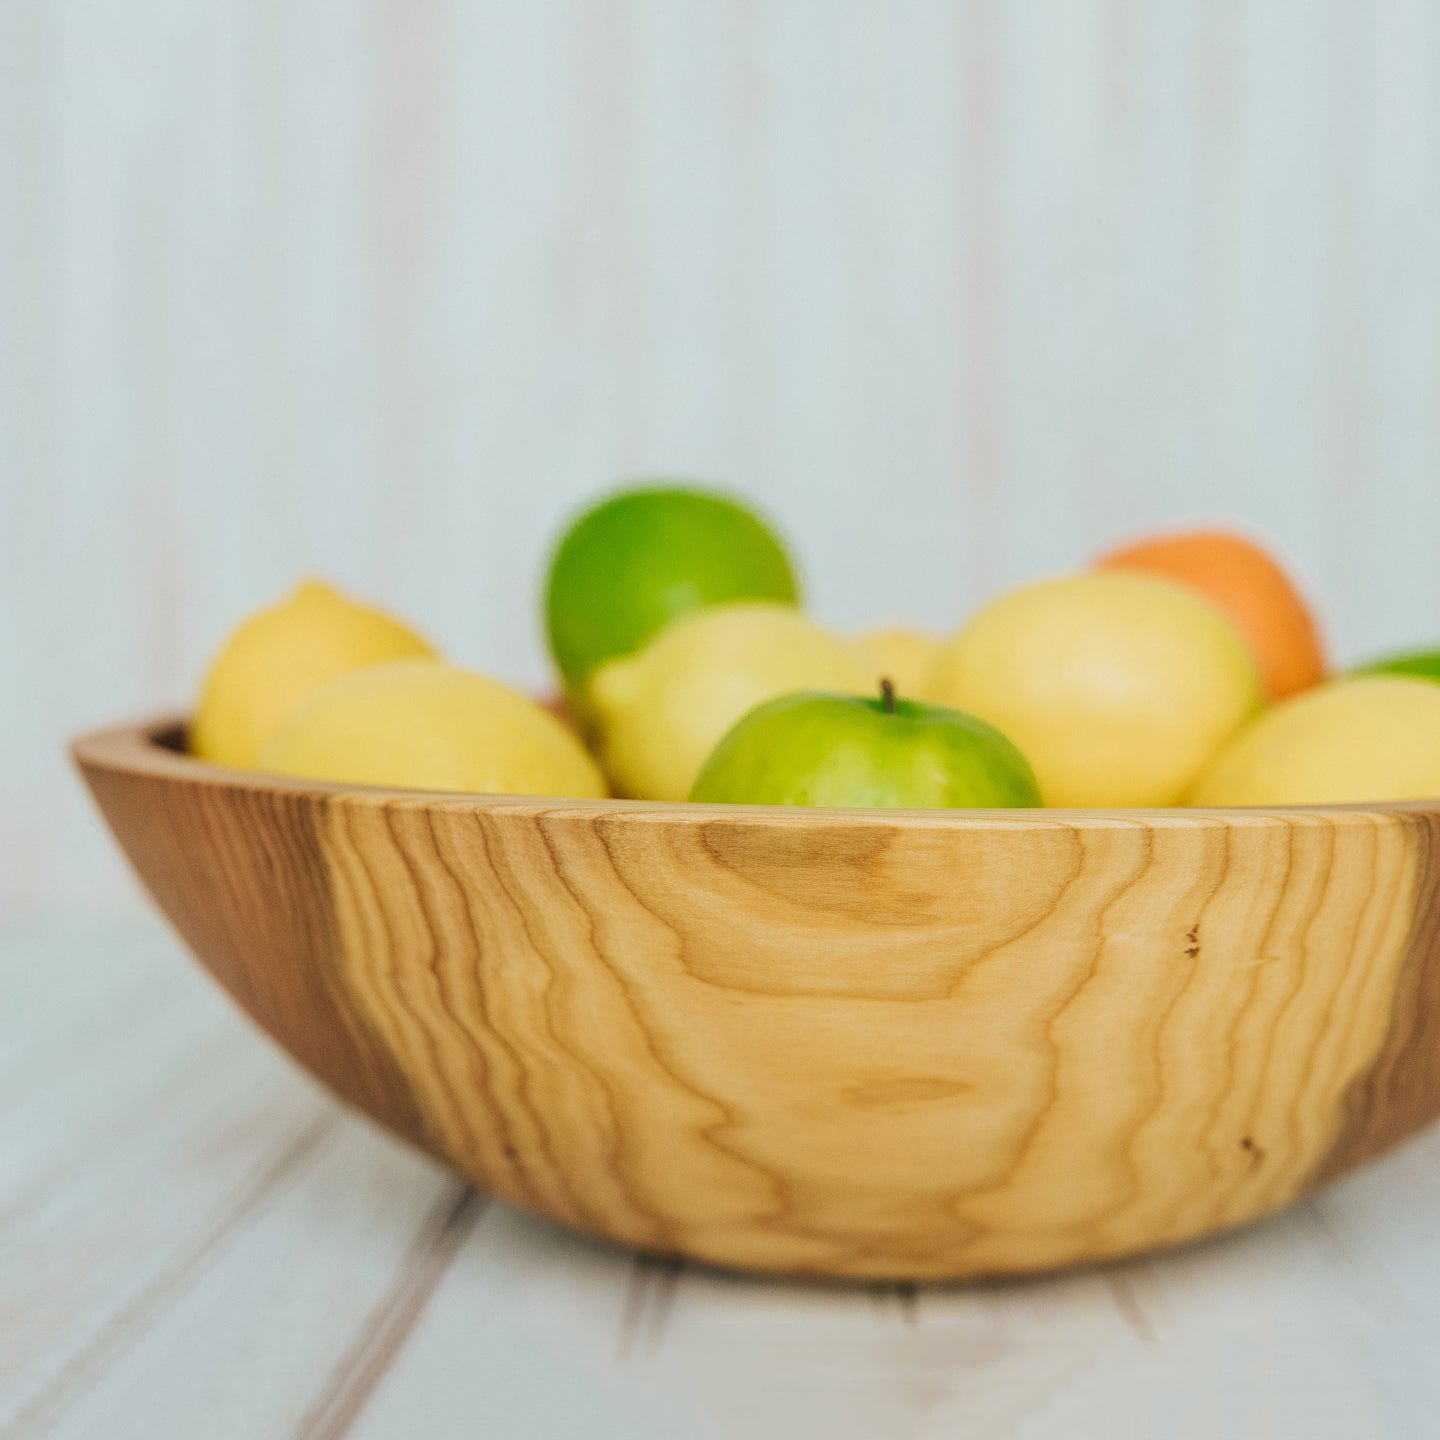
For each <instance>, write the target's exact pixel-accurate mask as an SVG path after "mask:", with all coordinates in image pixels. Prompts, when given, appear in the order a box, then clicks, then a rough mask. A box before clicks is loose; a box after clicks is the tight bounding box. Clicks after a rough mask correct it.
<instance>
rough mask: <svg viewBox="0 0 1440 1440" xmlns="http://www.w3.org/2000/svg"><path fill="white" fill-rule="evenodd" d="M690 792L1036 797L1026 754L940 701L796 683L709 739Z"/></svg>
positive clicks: (982, 802)
mask: <svg viewBox="0 0 1440 1440" xmlns="http://www.w3.org/2000/svg"><path fill="white" fill-rule="evenodd" d="M690 798H691V800H697V801H710V802H719V803H722V804H732V805H878V806H889V807H894V808H896V809H901V810H930V809H951V808H967V807H973V806H980V807H986V808H1002V809H1003V808H1009V807H1012V806H1014V807H1022V806H1023V807H1028V806H1034V805H1039V804H1040V803H1041V802H1040V790H1039V787H1038V786H1037V785H1036V783H1035V775H1034V772H1033V771H1032V770H1031V769H1030V766H1029V763H1028V762H1027V761H1026V759H1025V757H1024V756H1023V755H1022V754H1021V753H1020V752H1019V751H1018V750H1017V749H1016V748H1015V747H1014V745H1012V744H1011V743H1010V741H1009V740H1007V739H1006V738H1005V737H1004V736H1003V735H1002V734H1001V733H1000V732H999V731H998V730H996V729H995V728H994V727H993V726H990V725H987V724H986V723H985V722H984V721H983V720H977V719H976V718H975V716H973V715H966V714H964V713H963V712H962V711H959V710H951V709H949V708H948V707H946V706H944V705H929V704H925V703H923V702H921V701H918V700H897V699H895V697H894V695H893V693H892V692H891V691H890V688H889V684H888V682H885V689H884V693H883V695H882V697H881V698H879V699H867V698H866V697H864V696H860V695H838V694H831V693H829V692H827V691H823V690H800V691H796V692H794V693H792V694H790V695H782V696H780V697H779V698H778V699H776V700H770V701H767V702H766V703H765V704H763V705H759V706H757V707H756V708H755V709H754V710H752V711H751V712H750V713H749V714H748V715H747V716H745V718H744V719H743V720H741V721H740V722H739V723H738V724H737V725H736V726H735V727H734V729H732V730H731V731H730V732H729V734H727V735H726V736H725V738H724V739H723V740H721V741H720V743H719V744H718V745H717V746H716V747H715V749H714V751H713V752H712V753H711V755H710V758H709V759H708V760H707V761H706V762H705V766H704V768H703V769H702V770H701V771H700V774H699V777H698V778H697V779H696V781H695V786H694V789H693V790H691V792H690Z"/></svg>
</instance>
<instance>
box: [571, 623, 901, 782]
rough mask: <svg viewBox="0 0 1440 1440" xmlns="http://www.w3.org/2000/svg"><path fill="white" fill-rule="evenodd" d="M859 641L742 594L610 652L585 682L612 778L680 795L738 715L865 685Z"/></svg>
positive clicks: (871, 674) (868, 670)
mask: <svg viewBox="0 0 1440 1440" xmlns="http://www.w3.org/2000/svg"><path fill="white" fill-rule="evenodd" d="M876 678H877V677H876V674H875V669H874V666H873V664H872V663H871V662H870V661H869V659H868V658H867V657H866V655H865V654H864V652H863V651H862V650H860V649H859V647H858V646H856V645H853V644H851V643H850V642H849V641H847V640H842V639H841V638H840V637H839V636H836V635H832V634H830V633H829V632H828V631H825V630H822V629H821V628H820V627H819V626H818V625H816V624H815V622H814V621H813V620H811V619H810V618H809V617H808V616H806V615H803V614H802V613H801V612H800V611H799V610H796V609H795V608H794V607H793V606H788V605H769V604H762V603H758V602H748V603H742V604H733V605H716V606H711V607H709V608H707V609H704V610H697V611H695V612H694V613H693V614H691V615H686V616H684V617H682V618H681V619H679V620H676V621H674V622H673V623H672V624H670V625H668V626H666V628H665V629H664V630H662V631H661V632H660V634H659V635H657V636H656V637H655V639H654V640H652V641H651V642H650V644H649V645H647V646H646V647H645V648H644V649H643V650H642V651H640V653H639V654H638V655H632V656H628V657H626V658H624V659H619V660H611V661H610V662H609V663H608V664H605V665H602V666H601V667H600V669H598V670H597V671H596V672H595V675H594V677H593V679H592V681H591V685H590V696H591V700H592V702H593V705H594V712H595V717H596V726H597V731H598V735H599V744H600V753H601V758H602V759H603V761H604V763H605V768H606V770H607V772H608V773H609V775H610V779H611V780H612V782H613V783H614V784H615V786H616V788H617V789H619V790H620V791H621V792H623V793H624V794H626V795H630V796H633V797H635V798H636V799H641V800H684V799H685V798H686V797H687V796H688V795H689V794H690V787H691V786H692V785H693V784H694V783H695V776H696V775H697V774H698V773H699V771H700V767H701V765H703V764H704V762H705V759H706V757H707V756H708V755H709V754H710V752H711V750H713V749H714V748H715V745H716V743H717V742H718V741H719V739H720V737H721V736H722V735H724V734H725V732H726V731H727V730H729V729H730V727H731V726H732V725H733V724H734V723H735V722H736V721H737V720H738V719H739V718H740V717H741V716H742V715H744V714H746V713H747V712H748V711H750V710H753V709H754V708H755V706H757V705H759V704H760V703H762V702H763V701H765V700H771V699H774V697H775V696H777V695H783V694H785V693H786V692H787V691H789V690H799V689H825V690H842V691H868V690H870V689H872V688H873V687H874V685H875V683H876Z"/></svg>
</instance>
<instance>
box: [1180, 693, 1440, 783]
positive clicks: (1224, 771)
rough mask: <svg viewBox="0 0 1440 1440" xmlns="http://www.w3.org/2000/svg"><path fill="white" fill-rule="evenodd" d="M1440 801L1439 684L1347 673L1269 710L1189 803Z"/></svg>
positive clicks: (1219, 759) (1208, 772) (1223, 754)
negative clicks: (1348, 674)
mask: <svg viewBox="0 0 1440 1440" xmlns="http://www.w3.org/2000/svg"><path fill="white" fill-rule="evenodd" d="M1436 798H1440V685H1436V684H1435V683H1434V681H1432V680H1424V679H1417V678H1416V677H1414V676H1402V675H1361V676H1346V677H1342V678H1341V679H1338V680H1331V681H1330V682H1328V683H1327V684H1325V685H1320V686H1317V687H1316V688H1314V689H1313V690H1307V691H1306V692H1305V693H1304V694H1303V695H1296V696H1294V697H1293V698H1291V699H1289V700H1286V701H1284V702H1283V703H1281V704H1279V705H1276V706H1274V707H1273V708H1272V709H1270V710H1267V711H1266V712H1265V713H1264V714H1263V715H1261V716H1260V717H1259V718H1258V719H1256V720H1254V721H1252V722H1251V723H1250V724H1249V725H1247V726H1246V727H1245V728H1244V729H1243V730H1241V731H1240V733H1239V734H1238V735H1236V736H1235V737H1234V739H1232V740H1231V741H1230V743H1229V744H1228V745H1226V746H1225V747H1224V748H1223V749H1222V750H1221V751H1220V753H1219V754H1218V755H1216V756H1215V758H1214V759H1213V760H1212V761H1211V762H1210V764H1209V765H1208V766H1207V767H1206V768H1205V770H1204V772H1203V773H1202V774H1201V776H1200V778H1199V780H1198V782H1197V783H1196V785H1195V788H1194V790H1193V791H1192V793H1191V796H1190V803H1191V804H1192V805H1338V804H1364V803H1365V802H1367V801H1382V800H1433V799H1436Z"/></svg>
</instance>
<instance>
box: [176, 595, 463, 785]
mask: <svg viewBox="0 0 1440 1440" xmlns="http://www.w3.org/2000/svg"><path fill="white" fill-rule="evenodd" d="M434 653H435V652H434V650H433V649H432V648H431V646H430V644H429V643H428V642H427V641H425V640H423V639H421V637H420V636H419V635H417V634H416V633H415V632H414V631H413V630H411V629H410V628H409V626H407V625H404V624H402V623H401V622H400V621H399V620H396V619H395V618H394V617H393V616H390V615H387V614H386V613H385V612H384V611H383V610H376V609H372V608H371V607H370V606H368V605H362V604H360V603H358V602H357V601H354V600H351V599H349V598H348V597H347V596H345V595H342V594H341V593H340V592H339V591H338V590H335V589H333V588H332V587H331V586H329V585H326V584H324V583H323V582H322V581H319V580H307V581H305V582H304V583H303V584H301V585H299V586H297V587H296V589H295V590H294V591H293V592H292V593H291V594H290V595H289V596H287V597H286V599H284V600H282V601H281V602H280V603H279V604H278V605H275V606H273V607H272V608H270V609H268V610H262V611H260V612H259V613H258V614H256V615H252V616H251V617H250V618H249V619H248V620H246V621H245V622H244V623H243V624H242V625H241V626H240V627H239V628H238V629H237V630H236V631H235V632H234V633H233V634H232V635H231V636H230V638H229V639H228V640H227V641H226V642H225V645H224V647H223V648H222V649H221V651H220V653H219V655H217V656H216V657H215V660H214V662H213V663H212V664H211V666H210V670H209V673H208V674H207V675H206V677H205V682H204V684H203V686H202V687H201V691H200V703H199V707H198V708H197V710H196V712H195V718H194V722H193V724H192V725H191V727H190V748H191V749H192V750H193V751H194V752H195V754H197V755H199V756H200V757H201V758H202V759H205V760H213V761H215V762H216V763H217V764H220V765H233V766H235V767H237V768H238V769H251V768H253V767H254V766H255V765H257V764H258V763H259V760H260V753H261V751H262V750H263V749H264V748H265V746H266V744H267V743H268V741H269V740H270V738H271V736H273V735H274V733H275V731H276V730H277V729H278V728H279V726H280V725H281V723H282V722H283V721H284V719H285V717H286V716H287V715H289V713H290V712H291V711H292V710H293V709H294V708H295V706H296V705H297V704H299V703H300V701H302V700H303V699H304V698H305V697H306V696H307V695H309V694H311V693H313V692H314V691H315V690H317V689H319V688H320V686H322V685H324V684H326V683H327V682H328V681H330V680H333V679H335V678H336V677H337V676H339V675H344V674H348V673H349V672H350V671H352V670H359V669H362V668H363V667H365V666H367V665H378V664H380V663H382V662H384V661H387V660H402V659H406V658H410V657H415V656H431V655H434Z"/></svg>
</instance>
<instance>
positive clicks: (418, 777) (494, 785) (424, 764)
mask: <svg viewBox="0 0 1440 1440" xmlns="http://www.w3.org/2000/svg"><path fill="white" fill-rule="evenodd" d="M262 764H263V766H264V768H265V769H267V770H270V771H273V772H275V773H276V774H280V775H298V776H304V777H305V778H307V779H311V780H333V781H337V782H340V783H342V784H349V785H388V786H394V787H396V788H399V789H405V790H464V791H475V792H478V793H480V794H486V795H556V796H559V795H570V796H585V797H593V796H600V795H604V794H605V793H606V790H605V781H604V778H603V777H602V776H601V774H600V771H599V769H598V768H597V767H596V764H595V762H594V761H593V760H592V759H591V758H590V756H589V754H588V753H587V752H586V750H585V747H584V746H583V745H581V743H580V741H579V739H578V738H577V737H576V735H575V734H574V732H573V731H571V730H570V729H569V728H567V727H566V726H565V725H564V724H563V723H562V722H561V721H560V720H558V719H557V718H556V717H555V716H554V715H553V714H552V713H551V712H550V711H548V710H546V709H544V708H543V707H541V706H540V705H537V704H536V703H535V702H534V701H533V700H531V699H530V698H529V697H528V696H525V695H522V694H520V692H519V691H518V690H512V689H511V688H510V687H509V686H508V685H502V684H500V682H499V681H498V680H491V679H489V678H487V677H486V676H484V675H476V674H474V673H473V672H471V671H468V670H460V669H457V668H456V667H455V666H453V665H446V664H443V663H442V662H440V661H438V660H399V661H394V662H392V663H391V664H388V665H377V666H371V667H370V668H369V669H366V670H359V671H356V672H355V673H353V674H350V675H342V676H341V677H340V678H339V679H337V680H332V681H331V682H330V683H329V684H328V685H326V686H324V687H323V688H322V689H320V690H317V691H316V692H315V693H314V694H312V695H311V696H309V698H308V699H306V700H305V701H304V702H303V703H302V704H301V705H300V706H299V707H298V708H297V709H296V710H294V711H293V712H292V714H291V715H290V717H289V719H288V720H287V721H286V722H285V724H284V725H283V726H282V727H281V729H280V731H279V733H278V734H276V736H275V738H274V739H273V740H272V741H271V742H270V744H269V745H268V746H266V748H265V753H264V755H263V757H262Z"/></svg>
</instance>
